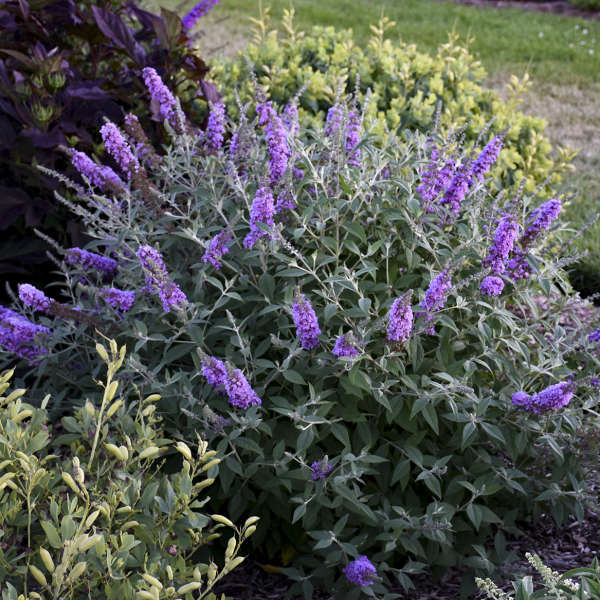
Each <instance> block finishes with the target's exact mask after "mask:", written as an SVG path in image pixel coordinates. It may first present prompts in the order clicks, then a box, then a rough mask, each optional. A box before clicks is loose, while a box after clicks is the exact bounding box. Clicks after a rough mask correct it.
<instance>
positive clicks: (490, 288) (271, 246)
mask: <svg viewBox="0 0 600 600" xmlns="http://www.w3.org/2000/svg"><path fill="white" fill-rule="evenodd" d="M222 109H223V106H222V105H216V106H214V107H213V110H212V111H211V115H210V117H209V127H208V129H207V132H206V134H204V135H202V136H198V135H196V134H194V133H192V132H185V131H184V132H183V133H180V134H177V133H175V131H174V130H173V129H172V127H171V125H170V124H169V122H168V121H165V124H166V127H167V128H168V130H169V131H171V134H172V136H173V141H172V144H171V146H170V147H168V148H167V149H166V151H165V154H164V155H163V156H162V157H159V160H157V161H153V163H152V164H155V165H156V166H155V167H152V170H151V168H150V167H148V170H146V169H145V168H144V167H143V166H142V164H141V163H139V164H138V163H136V162H135V160H136V159H135V155H133V154H132V149H130V148H129V147H128V146H127V144H126V143H125V142H124V140H123V139H120V138H119V132H118V129H117V128H116V127H115V126H112V128H110V131H111V136H112V137H111V140H112V142H111V143H114V145H115V147H116V148H115V155H116V156H118V157H120V158H121V160H122V161H123V162H126V164H127V166H128V168H129V169H130V170H132V173H135V178H137V181H142V182H143V181H146V184H145V187H144V186H143V187H142V188H140V189H138V190H133V189H130V187H129V185H127V186H125V187H124V188H123V189H121V190H120V192H119V193H118V194H116V195H113V194H112V193H111V192H110V189H109V191H108V192H107V193H106V194H103V193H102V192H101V191H100V190H98V189H97V188H96V187H93V188H91V187H90V188H89V189H87V190H81V189H80V190H79V194H80V196H79V199H78V203H77V204H76V205H73V206H72V208H73V210H74V211H75V212H76V214H78V215H80V216H81V218H82V219H83V220H84V222H85V224H86V226H87V228H88V232H89V234H90V235H91V236H93V237H94V238H95V242H94V244H93V245H92V246H90V250H92V251H93V252H94V253H93V254H90V253H84V252H82V251H81V250H78V249H71V250H67V251H64V250H61V249H60V248H57V264H60V265H61V268H62V269H63V270H64V272H65V275H66V279H65V286H64V292H65V293H64V294H63V297H61V298H56V299H54V298H49V297H47V296H46V295H45V294H43V293H42V292H40V291H38V290H35V288H32V286H27V285H23V286H21V288H20V290H19V297H20V299H21V302H22V305H25V307H29V308H26V309H25V310H27V311H29V312H27V313H26V314H27V317H29V318H31V319H34V320H35V321H36V322H38V323H39V324H41V325H43V326H45V327H47V328H48V329H49V330H50V332H49V333H47V334H46V335H45V337H43V336H38V337H37V338H36V337H35V336H33V335H30V336H28V337H26V338H25V339H24V341H23V343H22V345H18V344H16V340H15V339H14V337H15V332H17V331H20V330H21V329H23V330H25V329H27V328H26V326H25V325H24V323H23V320H24V319H25V318H26V317H25V316H18V315H17V316H15V313H12V314H9V315H7V316H3V318H2V323H1V325H2V327H1V328H0V334H1V335H0V341H2V344H3V345H4V346H5V347H9V342H10V343H12V344H13V346H12V347H11V349H12V350H13V351H14V350H16V351H20V352H21V353H22V355H23V356H25V357H26V358H27V354H25V350H29V358H30V359H33V360H34V361H35V360H37V361H38V363H39V364H38V365H33V366H32V371H31V375H35V376H36V377H37V378H39V380H40V381H44V382H47V383H46V385H52V386H53V387H55V388H57V389H58V388H60V389H61V390H62V391H63V396H62V398H61V401H62V403H63V405H64V406H67V405H68V403H70V402H72V400H71V398H77V397H84V395H85V396H89V395H90V394H92V393H93V392H92V391H89V390H88V387H86V381H85V380H84V379H83V378H81V377H80V376H79V375H78V371H77V369H82V368H84V369H85V370H86V372H87V371H88V370H92V372H95V370H96V369H97V368H98V367H97V366H95V365H94V352H93V338H92V337H91V336H90V333H89V332H90V330H91V329H93V328H94V327H96V328H99V329H100V330H101V331H107V332H110V334H111V335H112V336H115V337H118V338H119V339H120V340H121V343H123V344H127V345H128V347H129V356H130V360H129V362H128V363H127V365H124V371H125V373H127V374H129V375H131V376H134V375H135V376H136V377H138V378H141V381H143V384H141V389H144V388H145V387H148V390H150V389H152V390H158V391H159V392H160V393H161V394H162V396H163V398H164V399H165V400H163V401H162V402H161V403H160V404H159V409H160V410H161V411H162V412H163V413H164V417H165V419H166V422H167V424H168V425H167V426H168V428H169V431H171V432H172V433H171V435H172V436H173V437H175V435H176V434H175V432H180V433H181V434H183V435H187V432H189V431H190V430H197V429H203V430H205V431H206V432H207V436H208V438H209V440H210V441H211V443H212V444H213V445H214V447H215V448H216V450H217V451H218V452H219V453H221V454H223V455H224V459H223V461H222V462H221V463H220V465H219V467H218V468H219V482H220V487H219V489H218V491H217V492H216V493H215V495H214V496H213V501H215V502H217V507H218V510H221V507H222V509H223V510H225V509H226V510H227V512H228V514H231V515H232V516H233V518H238V517H239V516H240V515H241V514H242V513H244V512H245V511H247V510H248V509H249V507H253V510H256V511H257V512H258V513H259V515H260V517H261V519H263V520H262V521H261V524H262V525H263V529H262V532H260V531H259V532H257V535H256V536H255V537H254V538H253V540H254V542H255V544H256V553H257V557H258V558H259V559H261V560H265V561H266V560H269V561H271V562H275V563H276V564H277V563H279V564H281V563H284V564H287V562H288V561H289V559H290V557H291V556H292V555H293V554H294V553H296V558H295V560H294V563H293V565H292V566H290V567H289V568H288V569H286V570H285V572H286V573H287V574H288V575H290V576H291V577H293V578H295V579H297V580H298V585H297V587H298V588H299V590H301V593H303V594H304V595H305V597H307V598H310V597H311V594H312V589H313V585H328V586H330V589H332V590H335V591H336V592H335V593H336V594H339V595H340V596H341V595H342V594H344V597H348V598H356V597H357V595H358V594H359V591H360V590H359V587H357V586H354V588H353V589H349V587H352V586H351V584H350V583H349V580H350V581H353V582H366V583H369V582H372V583H370V585H367V586H365V587H364V589H365V590H367V592H368V593H370V594H371V595H373V594H378V595H379V596H378V597H382V598H392V597H393V595H392V594H387V593H386V590H387V589H389V586H391V585H392V584H393V583H394V582H395V581H400V582H401V583H402V584H403V585H405V586H409V585H410V579H409V576H410V574H411V573H415V572H418V571H420V570H422V568H423V567H424V566H425V564H426V563H427V564H430V565H432V566H433V567H434V569H435V570H436V572H438V573H439V571H440V570H441V569H442V570H443V569H444V568H445V567H447V566H449V565H460V566H462V567H465V568H467V569H471V570H480V571H485V570H489V569H492V567H493V561H501V560H502V558H503V556H502V550H501V548H502V541H503V539H504V537H503V536H504V533H503V532H505V531H510V532H515V531H518V529H517V526H518V523H519V521H520V520H521V519H526V518H535V516H536V515H537V514H539V513H540V512H541V511H544V512H545V511H551V512H552V514H553V515H554V517H555V518H556V520H557V521H561V520H564V519H565V518H566V516H567V515H570V514H575V515H577V516H578V517H580V518H582V515H583V508H584V504H585V503H586V501H587V500H589V498H590V493H589V491H587V490H586V487H585V485H586V482H585V477H584V475H585V474H586V473H587V471H586V470H584V468H583V466H582V465H581V464H580V463H579V461H578V454H577V452H576V451H575V450H574V449H573V448H571V447H570V445H569V444H568V443H566V442H565V439H564V438H565V437H567V438H568V437H572V436H573V435H574V434H575V432H576V431H578V430H579V428H580V427H583V426H584V425H585V426H587V427H597V421H596V420H595V417H594V408H595V406H596V404H597V396H596V395H595V394H594V389H595V388H594V384H595V383H597V381H598V380H597V379H593V377H594V376H596V375H597V371H598V369H597V367H598V360H597V358H596V356H595V355H594V354H593V352H592V351H594V349H595V346H596V343H597V339H598V337H599V336H598V335H597V334H594V335H593V336H592V337H591V339H590V340H588V337H587V335H588V333H589V332H590V329H591V328H590V325H589V324H588V323H582V321H581V320H580V319H579V318H578V317H577V315H576V314H575V316H573V317H572V318H571V320H568V319H567V316H569V314H570V310H571V309H572V308H573V305H574V304H575V303H577V301H578V299H577V297H576V296H574V295H573V294H572V293H571V292H570V291H569V290H570V288H569V284H568V281H567V279H566V278H565V276H564V274H563V272H562V270H561V266H564V265H565V264H568V262H569V257H568V251H567V250H568V247H569V241H568V240H565V241H564V242H561V239H562V234H561V230H562V227H561V226H560V225H558V226H557V224H558V223H559V220H558V219H557V216H558V213H559V212H560V208H561V204H560V201H559V200H558V199H552V200H550V201H545V202H543V203H540V200H539V199H538V198H537V197H536V196H535V195H531V194H527V193H524V194H522V195H519V196H510V195H505V194H503V193H496V192H495V191H494V186H492V185H490V183H491V182H490V181H489V180H487V179H485V172H486V170H488V169H489V168H490V167H491V166H492V164H493V162H494V159H495V158H496V156H497V154H498V152H499V150H500V146H501V143H502V140H501V139H500V138H498V137H492V138H491V139H490V141H489V142H488V143H487V144H485V147H484V149H483V150H480V149H479V148H476V149H474V150H473V152H472V153H471V152H470V151H466V152H463V151H462V150H461V147H460V145H459V144H458V143H457V140H456V138H455V137H450V138H449V139H448V140H444V139H442V138H440V137H438V136H435V137H433V138H426V137H425V136H423V135H421V134H419V133H411V132H408V131H406V132H403V135H404V136H405V140H406V143H404V144H399V143H398V140H397V138H396V137H395V135H394V134H393V133H390V136H389V137H388V139H387V140H385V141H384V142H382V147H378V145H377V144H374V143H373V141H372V135H371V133H370V123H371V122H370V121H369V120H368V118H367V119H366V121H364V124H365V129H363V128H361V118H362V117H363V116H364V115H363V114H362V112H361V111H360V104H356V103H350V104H348V103H346V102H340V103H339V104H337V105H336V106H335V110H333V111H331V112H330V118H329V119H328V122H327V123H326V127H325V130H324V128H323V127H319V126H317V128H316V129H313V128H310V129H306V130H304V129H301V128H299V126H298V122H297V120H296V118H295V109H294V107H293V106H288V107H286V109H285V110H284V112H283V114H282V115H280V114H279V113H278V112H277V111H276V110H275V109H274V107H273V105H271V104H269V103H267V102H265V101H264V99H261V100H260V103H259V105H258V106H257V107H256V112H257V115H258V118H256V119H250V118H249V117H248V115H247V113H244V114H243V115H242V117H240V119H239V120H236V121H235V123H234V124H232V125H231V131H230V132H231V134H232V136H231V140H230V141H229V142H226V143H224V142H223V139H224V133H225V128H226V123H227V122H226V121H225V119H224V115H223V111H222ZM179 121H181V118H179ZM373 125H374V126H377V123H374V124H373ZM227 127H229V125H227ZM182 131H183V130H182ZM104 133H105V134H106V130H105V131H104ZM488 135H489V134H486V140H487V137H488ZM132 156H133V158H132ZM146 156H147V154H146ZM132 167H133V168H132ZM135 178H134V177H133V175H132V179H131V181H134V179H135ZM62 180H63V181H65V183H67V184H68V180H66V179H64V178H62ZM75 189H76V190H77V188H75ZM548 230H552V232H553V234H552V236H551V237H547V236H546V235H545V234H546V233H547V231H548ZM99 253H101V254H99ZM481 289H482V290H484V291H485V294H487V295H485V294H484V293H482V291H480V290H481ZM540 297H541V298H542V299H544V300H545V302H546V304H545V305H544V304H541V303H540V302H539V300H540ZM17 310H19V311H23V308H22V306H21V307H20V308H18V309H17ZM19 319H21V320H19ZM19 328H20V329H19ZM27 331H29V329H27ZM40 333H42V334H43V332H40ZM32 344H37V346H34V347H32ZM35 348H37V350H35ZM44 351H45V352H46V354H44ZM142 365H144V366H142ZM72 390H74V391H72ZM75 391H76V393H75ZM575 392H576V396H575V397H574V394H575ZM511 398H512V401H511ZM492 533H496V535H495V540H496V548H493V547H490V546H489V545H488V546H486V542H487V541H488V540H489V538H490V535H491V534H492ZM352 559H354V560H352ZM350 561H351V562H350ZM344 565H346V566H345V568H344V571H342V567H343V566H344ZM373 570H375V571H376V574H377V579H376V580H374V581H373ZM344 573H345V574H346V575H347V578H346V577H344ZM361 587H362V586H361Z"/></svg>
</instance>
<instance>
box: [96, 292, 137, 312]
mask: <svg viewBox="0 0 600 600" xmlns="http://www.w3.org/2000/svg"><path fill="white" fill-rule="evenodd" d="M101 293H102V296H103V297H104V299H105V300H106V301H107V302H108V303H109V304H110V305H111V306H112V307H113V308H116V309H117V310H120V311H122V312H127V311H128V310H129V309H130V308H131V307H132V306H133V301H134V300H135V292H132V291H125V290H118V289H117V288H114V287H111V288H107V289H105V290H102V292H101Z"/></svg>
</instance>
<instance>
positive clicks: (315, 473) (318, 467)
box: [310, 460, 333, 481]
mask: <svg viewBox="0 0 600 600" xmlns="http://www.w3.org/2000/svg"><path fill="white" fill-rule="evenodd" d="M310 468H311V469H312V478H313V480H314V481H318V480H319V479H325V478H326V477H327V475H329V473H331V469H333V467H332V466H331V465H330V464H329V463H328V462H327V461H326V460H322V461H318V460H317V461H315V462H314V463H313V464H312V465H310Z"/></svg>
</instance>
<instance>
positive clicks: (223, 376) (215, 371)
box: [202, 356, 227, 387]
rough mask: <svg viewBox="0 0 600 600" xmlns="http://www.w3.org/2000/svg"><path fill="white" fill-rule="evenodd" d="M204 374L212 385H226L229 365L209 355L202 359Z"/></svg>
mask: <svg viewBox="0 0 600 600" xmlns="http://www.w3.org/2000/svg"><path fill="white" fill-rule="evenodd" d="M202 375H204V377H205V378H206V381H208V383H210V384H211V385H215V386H220V385H221V386H223V387H224V386H225V382H226V381H227V367H226V366H225V363H224V362H223V361H220V360H219V359H217V358H213V357H212V356H207V357H206V358H204V359H203V360H202Z"/></svg>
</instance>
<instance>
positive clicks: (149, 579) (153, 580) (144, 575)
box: [142, 573, 163, 590]
mask: <svg viewBox="0 0 600 600" xmlns="http://www.w3.org/2000/svg"><path fill="white" fill-rule="evenodd" d="M142 578H143V579H144V580H145V581H146V583H149V584H150V585H153V586H154V587H157V588H158V589H159V590H162V589H163V584H162V583H161V582H160V581H159V580H158V579H156V577H153V576H152V575H148V573H142Z"/></svg>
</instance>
